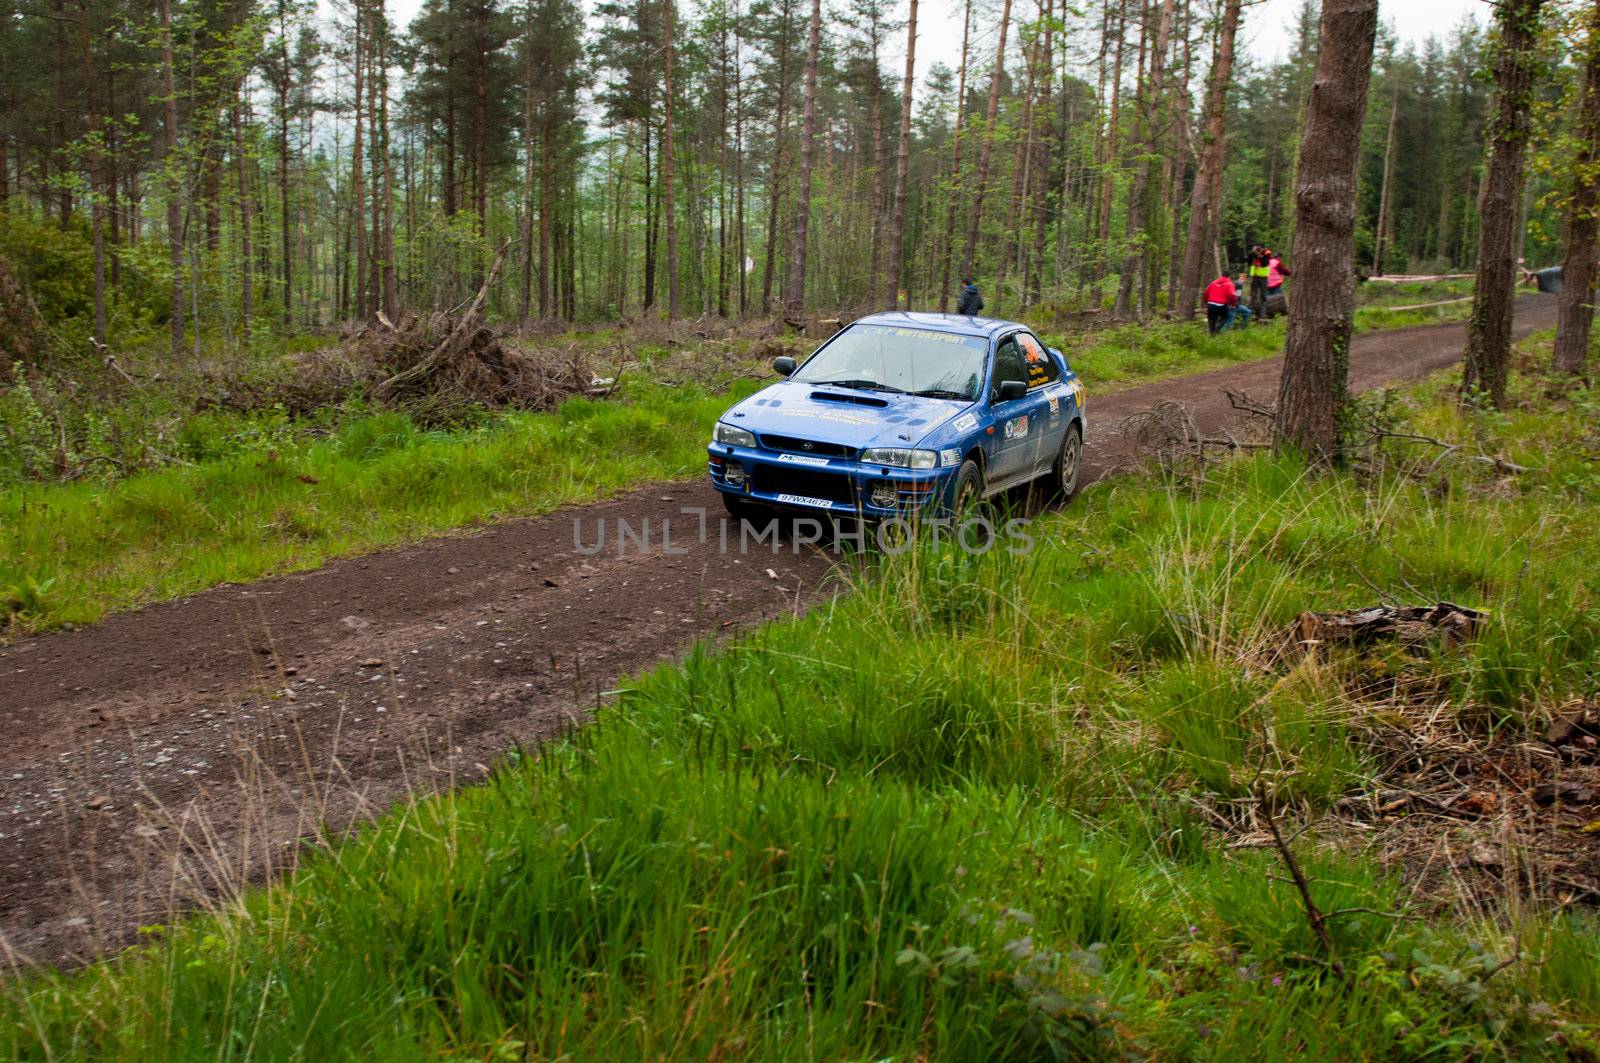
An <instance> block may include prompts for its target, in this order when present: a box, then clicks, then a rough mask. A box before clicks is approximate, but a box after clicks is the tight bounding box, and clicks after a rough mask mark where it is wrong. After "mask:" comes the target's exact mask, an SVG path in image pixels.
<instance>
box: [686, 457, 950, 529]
mask: <svg viewBox="0 0 1600 1063" xmlns="http://www.w3.org/2000/svg"><path fill="white" fill-rule="evenodd" d="M706 450H707V466H708V468H709V470H710V472H711V485H712V486H713V487H715V488H716V489H717V490H718V491H721V492H722V493H723V494H727V495H734V496H737V497H739V498H742V499H745V500H747V501H750V502H756V503H760V504H762V505H768V506H777V507H781V508H785V509H799V510H808V511H811V512H826V513H833V514H837V515H838V516H841V517H860V518H866V519H872V520H883V519H886V518H889V517H894V516H908V515H910V514H914V513H922V512H928V511H934V510H939V509H941V508H943V506H944V504H945V503H946V502H947V498H946V496H947V495H948V494H949V485H950V481H951V479H952V477H954V475H955V473H956V467H952V466H941V467H938V468H933V469H901V468H895V467H893V466H888V465H870V464H866V463H864V462H861V461H858V460H856V459H854V458H843V457H813V456H811V455H804V454H794V453H789V452H782V451H772V450H765V449H761V448H757V447H735V446H729V445H727V444H725V443H712V444H711V445H710V446H709V447H707V448H706ZM735 463H737V464H738V465H739V466H741V467H742V468H743V470H744V478H743V482H742V483H738V482H732V481H730V479H729V477H728V472H729V469H730V467H731V466H732V465H734V464H735ZM735 480H737V477H735ZM884 483H888V484H890V485H892V487H893V491H894V502H893V503H892V504H890V505H882V504H880V503H879V501H878V500H875V498H874V494H875V492H874V490H873V488H874V487H877V486H879V485H882V484H884ZM876 493H877V495H878V496H879V498H881V497H882V494H883V491H882V489H881V487H880V490H879V491H878V492H876Z"/></svg>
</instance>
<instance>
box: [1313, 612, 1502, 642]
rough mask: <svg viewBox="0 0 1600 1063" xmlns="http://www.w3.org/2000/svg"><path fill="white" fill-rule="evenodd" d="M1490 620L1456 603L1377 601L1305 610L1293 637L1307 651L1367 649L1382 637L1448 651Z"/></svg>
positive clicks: (1471, 635)
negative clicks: (1360, 605)
mask: <svg viewBox="0 0 1600 1063" xmlns="http://www.w3.org/2000/svg"><path fill="white" fill-rule="evenodd" d="M1487 619H1488V614H1487V613H1485V612H1483V611H1482V610H1479V609H1473V608H1470V607H1468V606H1465V605H1456V604H1455V603H1453V602H1439V603H1438V604H1436V605H1374V606H1371V607H1369V608H1366V609H1352V610H1348V611H1345V612H1334V613H1301V614H1300V615H1299V617H1297V618H1296V619H1295V621H1294V623H1293V624H1292V625H1291V627H1290V630H1289V631H1288V633H1287V635H1288V641H1289V642H1290V643H1291V644H1292V645H1295V646H1299V647H1301V648H1302V649H1305V650H1307V651H1310V650H1315V649H1317V648H1319V647H1325V646H1350V647H1354V648H1361V647H1365V646H1371V645H1373V644H1375V643H1378V642H1381V641H1391V640H1392V641H1394V642H1397V643H1399V644H1401V645H1403V646H1416V645H1420V644H1422V643H1424V642H1431V641H1433V640H1435V639H1437V640H1439V642H1440V643H1441V644H1442V645H1443V646H1444V648H1446V649H1451V648H1454V647H1456V646H1459V645H1461V644H1462V643H1464V642H1466V641H1467V640H1468V639H1471V638H1472V637H1473V636H1475V635H1476V634H1477V633H1478V631H1479V630H1480V629H1481V628H1482V626H1483V624H1484V622H1485V621H1486V620H1487Z"/></svg>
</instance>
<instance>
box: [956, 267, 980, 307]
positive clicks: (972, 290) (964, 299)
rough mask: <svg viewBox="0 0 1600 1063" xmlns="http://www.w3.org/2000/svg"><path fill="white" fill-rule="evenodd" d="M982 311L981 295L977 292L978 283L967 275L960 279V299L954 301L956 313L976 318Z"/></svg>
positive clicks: (970, 275)
mask: <svg viewBox="0 0 1600 1063" xmlns="http://www.w3.org/2000/svg"><path fill="white" fill-rule="evenodd" d="M982 310H983V294H982V293H981V292H979V291H978V283H977V281H975V280H973V279H972V274H970V273H969V274H967V275H966V276H964V277H962V278H961V298H959V299H957V300H956V313H958V314H961V315H963V316H965V317H976V316H977V315H978V313H979V312H980V311H982Z"/></svg>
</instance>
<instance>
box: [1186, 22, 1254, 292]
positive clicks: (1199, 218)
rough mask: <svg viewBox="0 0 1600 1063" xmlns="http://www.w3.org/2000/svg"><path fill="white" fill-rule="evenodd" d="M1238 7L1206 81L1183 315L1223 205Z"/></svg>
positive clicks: (1220, 40)
mask: <svg viewBox="0 0 1600 1063" xmlns="http://www.w3.org/2000/svg"><path fill="white" fill-rule="evenodd" d="M1239 7H1240V0H1226V4H1225V6H1224V7H1223V9H1222V25H1221V27H1220V28H1219V29H1218V31H1217V50H1216V52H1215V54H1214V55H1213V56H1212V59H1211V74H1210V77H1209V78H1208V79H1207V82H1206V138H1205V143H1204V145H1203V146H1202V147H1201V149H1200V166H1199V169H1198V170H1197V171H1196V173H1195V178H1194V190H1193V192H1192V193H1191V194H1190V196H1189V237H1188V240H1187V241H1186V242H1185V243H1184V247H1183V280H1182V291H1181V293H1180V294H1179V299H1178V307H1177V310H1178V316H1179V317H1180V318H1181V319H1183V320H1185V321H1187V320H1189V319H1190V318H1192V317H1194V314H1195V310H1196V309H1197V308H1198V306H1199V303H1200V287H1201V285H1200V281H1201V277H1200V270H1201V268H1202V266H1203V265H1204V262H1203V259H1204V258H1205V251H1206V247H1207V246H1208V245H1209V244H1210V243H1211V234H1212V233H1213V232H1214V231H1215V230H1216V228H1217V221H1218V217H1219V216H1220V214H1221V210H1222V170H1223V164H1224V161H1225V159H1226V158H1227V154H1226V150H1225V149H1226V143H1227V117H1228V114H1227V112H1228V108H1227V96H1228V82H1229V79H1230V78H1231V77H1232V76H1233V42H1234V38H1235V36H1237V34H1238V32H1239Z"/></svg>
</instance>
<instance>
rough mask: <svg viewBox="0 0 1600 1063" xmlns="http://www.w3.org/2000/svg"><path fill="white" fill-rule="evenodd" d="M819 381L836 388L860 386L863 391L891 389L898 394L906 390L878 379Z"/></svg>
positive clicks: (825, 385) (902, 393)
mask: <svg viewBox="0 0 1600 1063" xmlns="http://www.w3.org/2000/svg"><path fill="white" fill-rule="evenodd" d="M818 383H820V384H822V385H823V386H824V387H827V386H832V387H836V388H859V389H861V390H863V391H890V392H893V393H894V394H896V395H904V394H905V391H904V389H902V388H897V387H895V386H894V385H893V384H880V383H879V382H878V381H876V380H822V381H819V382H818Z"/></svg>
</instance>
